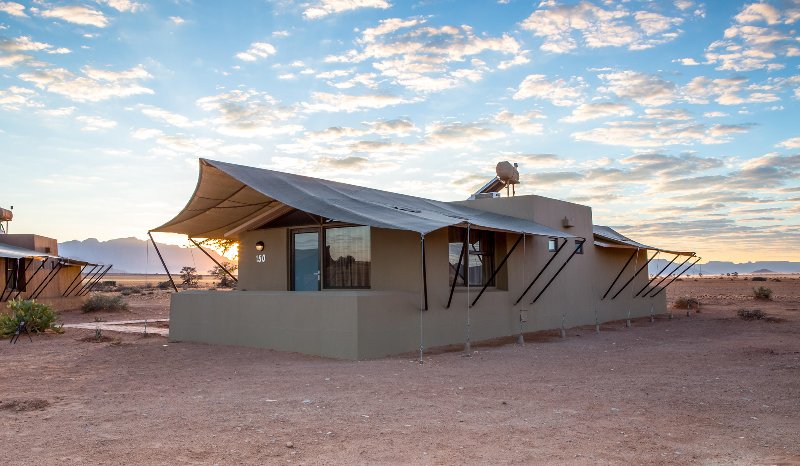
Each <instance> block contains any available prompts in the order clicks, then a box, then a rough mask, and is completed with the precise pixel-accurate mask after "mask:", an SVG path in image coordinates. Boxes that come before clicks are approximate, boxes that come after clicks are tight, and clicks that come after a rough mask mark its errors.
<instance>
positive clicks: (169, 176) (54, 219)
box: [0, 0, 800, 261]
mask: <svg viewBox="0 0 800 466" xmlns="http://www.w3.org/2000/svg"><path fill="white" fill-rule="evenodd" d="M798 29H800V0H773V1H771V2H765V3H750V2H734V1H715V2H708V3H699V2H695V1H692V0H677V1H660V2H659V1H642V2H637V1H626V0H625V1H614V0H608V1H599V0H597V1H583V2H560V1H559V2H556V1H543V2H541V3H536V2H530V1H521V0H500V1H488V0H487V1H485V2H481V1H477V0H476V1H470V2H465V1H459V0H419V1H400V0H305V1H293V0H275V1H266V0H262V1H250V2H234V1H224V2H220V1H200V0H174V1H158V2H156V1H150V0H136V1H134V0H82V1H67V2H50V1H45V0H35V1H31V2H22V1H20V2H14V1H0V173H1V174H2V177H0V206H4V207H8V206H9V205H14V207H15V210H14V212H15V215H16V219H15V221H14V222H13V224H12V225H11V227H12V232H20V233H21V232H38V233H40V234H44V235H48V236H54V237H57V238H59V239H61V240H70V239H84V238H87V237H96V238H100V239H111V238H117V237H127V236H137V237H140V238H143V237H144V235H145V233H146V231H147V230H148V229H149V228H153V227H155V226H158V225H160V224H162V223H164V222H165V221H166V220H168V219H170V218H172V216H173V215H174V214H175V213H177V212H178V211H179V210H180V209H181V208H182V207H183V205H184V204H185V202H186V201H187V200H188V198H189V196H190V194H191V192H192V191H193V189H194V185H195V182H196V177H197V158H198V157H207V158H212V159H217V160H224V161H230V162H234V163H241V164H245V165H254V166H260V167H265V168H272V169H278V170H284V171H290V172H296V173H303V174H309V175H312V176H319V177H324V178H329V179H336V180H340V181H345V182H350V183H355V184H361V185H367V186H370V187H376V188H381V189H387V190H391V191H398V192H403V193H407V194H414V195H421V196H425V197H432V198H436V199H441V200H457V199H463V198H465V197H466V196H468V194H470V193H471V192H472V190H474V188H476V187H477V186H479V185H480V184H482V183H483V182H484V181H486V180H487V179H488V178H489V177H491V176H493V174H494V165H495V164H496V163H497V162H498V161H501V160H510V161H515V162H518V163H519V164H520V171H521V173H522V181H523V184H522V185H521V187H520V188H519V189H518V191H517V192H518V194H520V193H523V194H533V193H535V194H540V195H544V196H549V197H555V198H561V199H567V200H571V201H574V202H579V203H583V204H588V205H591V206H593V212H594V221H595V223H599V224H605V225H612V226H614V227H616V228H618V229H619V230H620V231H622V232H623V233H626V234H628V235H629V236H632V237H634V238H636V239H639V240H641V241H644V242H653V243H657V244H659V245H664V246H670V247H675V248H685V249H692V250H698V251H699V252H700V253H701V254H702V255H703V256H704V258H707V259H712V260H735V261H745V260H795V261H797V260H800V252H798V251H800V202H798V201H800V103H799V101H800V69H799V65H800V35H799V34H798ZM164 239H167V238H164Z"/></svg>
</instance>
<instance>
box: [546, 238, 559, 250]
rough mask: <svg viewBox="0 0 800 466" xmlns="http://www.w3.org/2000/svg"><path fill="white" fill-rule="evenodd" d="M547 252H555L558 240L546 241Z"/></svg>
mask: <svg viewBox="0 0 800 466" xmlns="http://www.w3.org/2000/svg"><path fill="white" fill-rule="evenodd" d="M547 250H548V251H550V252H556V251H557V250H558V238H548V239H547Z"/></svg>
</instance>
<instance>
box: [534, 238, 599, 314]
mask: <svg viewBox="0 0 800 466" xmlns="http://www.w3.org/2000/svg"><path fill="white" fill-rule="evenodd" d="M585 241H586V240H583V241H582V242H577V241H576V242H575V243H576V244H575V250H574V251H572V254H570V255H569V257H567V260H565V261H564V263H563V264H561V267H559V268H558V270H556V273H554V274H553V276H552V277H550V280H549V281H548V282H547V283H546V284H545V285H544V288H542V291H540V292H539V294H537V295H536V297H535V298H533V301H531V304H533V303H535V302H536V301H538V300H539V298H541V297H542V295H543V294H544V292H545V291H547V288H548V287H549V286H550V284H551V283H553V281H554V280H555V279H556V277H558V274H560V273H561V271H562V270H564V267H566V266H567V264H569V261H571V260H572V258H573V257H575V254H577V253H578V251H580V250H581V248H582V247H583V243H584V242H585ZM564 244H566V241H565V242H564Z"/></svg>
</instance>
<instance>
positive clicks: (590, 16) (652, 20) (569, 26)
mask: <svg viewBox="0 0 800 466" xmlns="http://www.w3.org/2000/svg"><path fill="white" fill-rule="evenodd" d="M607 3H608V2H607ZM682 22H683V19H682V18H679V17H668V16H664V15H662V14H659V13H655V12H649V11H636V12H630V11H628V10H626V9H624V8H623V7H622V6H621V5H618V6H616V7H615V8H613V9H604V8H602V7H599V6H597V5H594V4H593V3H590V2H588V1H582V2H580V3H578V4H574V5H556V3H555V2H542V3H541V4H540V5H539V8H538V9H537V10H536V11H534V12H533V13H532V14H531V15H530V16H529V17H528V18H527V19H525V20H524V21H523V22H522V28H523V29H526V30H529V31H531V32H532V33H533V35H534V36H536V37H542V38H544V43H543V44H542V45H541V49H542V50H544V51H546V52H553V53H566V52H569V51H571V50H574V49H576V48H577V47H578V46H579V45H580V44H579V41H580V42H582V43H583V44H584V45H585V46H586V47H589V48H599V47H627V48H629V49H631V50H640V49H645V48H649V47H652V46H654V45H657V44H661V43H664V42H668V41H671V40H673V39H674V38H675V37H676V36H677V35H678V32H679V31H678V30H676V29H675V28H676V26H677V25H679V24H681V23H682Z"/></svg>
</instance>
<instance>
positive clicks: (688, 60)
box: [672, 58, 700, 66]
mask: <svg viewBox="0 0 800 466" xmlns="http://www.w3.org/2000/svg"><path fill="white" fill-rule="evenodd" d="M672 61H673V62H677V63H680V64H681V65H683V66H697V65H699V64H700V63H698V61H697V60H695V59H694V58H678V59H676V60H672Z"/></svg>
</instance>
